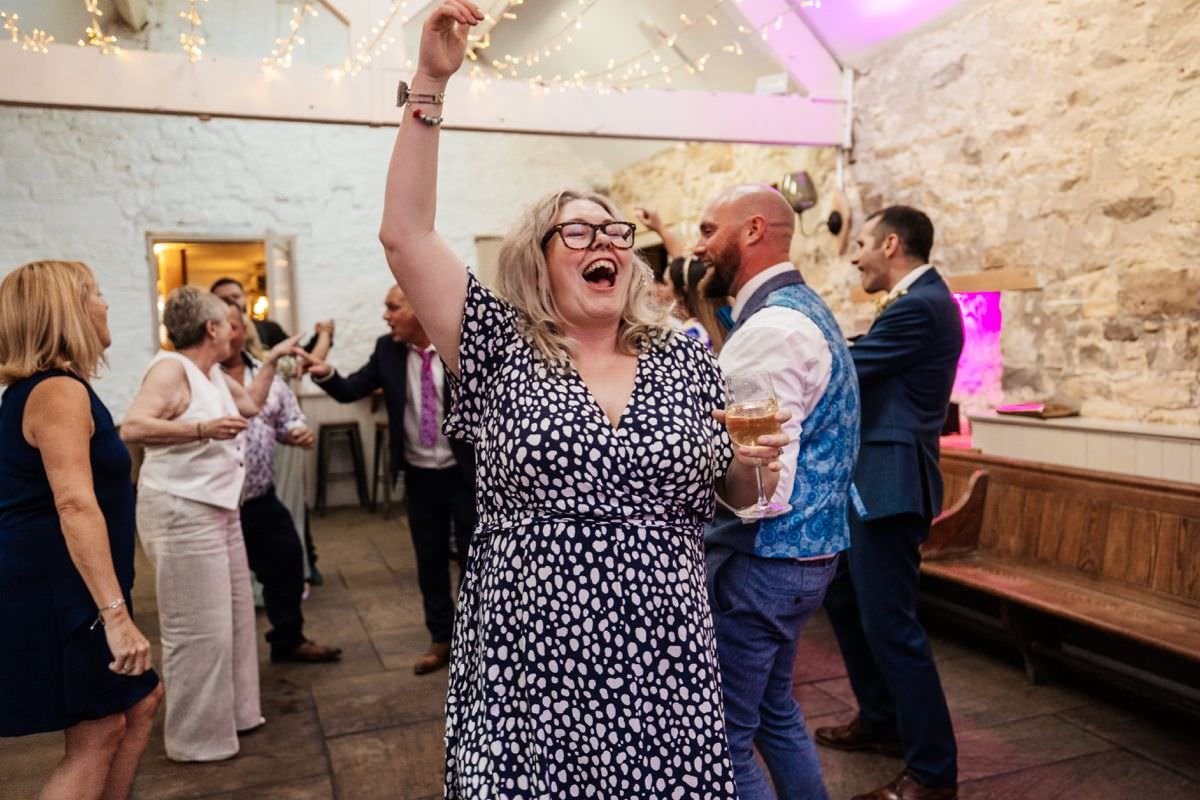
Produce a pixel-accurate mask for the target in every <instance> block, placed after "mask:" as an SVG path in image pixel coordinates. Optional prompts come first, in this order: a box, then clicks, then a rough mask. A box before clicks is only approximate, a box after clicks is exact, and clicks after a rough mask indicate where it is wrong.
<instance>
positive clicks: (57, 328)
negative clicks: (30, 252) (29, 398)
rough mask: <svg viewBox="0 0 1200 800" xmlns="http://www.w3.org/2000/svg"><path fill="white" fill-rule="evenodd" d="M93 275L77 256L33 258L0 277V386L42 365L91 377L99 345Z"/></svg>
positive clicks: (100, 360) (101, 349)
mask: <svg viewBox="0 0 1200 800" xmlns="http://www.w3.org/2000/svg"><path fill="white" fill-rule="evenodd" d="M95 280H96V278H95V276H94V275H93V274H92V271H91V270H90V269H89V268H88V267H87V265H86V264H84V263H83V262H80V261H33V262H30V263H28V264H24V265H22V266H20V267H17V268H16V269H15V270H13V271H12V272H10V273H9V274H8V275H6V276H5V278H4V280H3V281H2V282H0V386H8V385H10V384H12V383H15V382H16V381H19V380H22V379H24V378H28V377H29V376H30V375H33V374H34V373H36V372H42V371H43V370H47V369H61V370H65V371H67V372H72V373H74V374H76V375H78V376H79V377H80V378H82V379H84V380H90V379H91V378H94V377H96V371H97V370H98V369H99V367H100V365H101V364H102V363H104V344H103V342H101V341H100V333H99V331H97V330H96V324H95V323H94V322H93V321H92V315H91V311H90V310H89V308H88V304H89V299H88V296H89V294H90V291H91V286H90V285H91V284H94V283H95Z"/></svg>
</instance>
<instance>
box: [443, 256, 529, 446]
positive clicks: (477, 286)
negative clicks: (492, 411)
mask: <svg viewBox="0 0 1200 800" xmlns="http://www.w3.org/2000/svg"><path fill="white" fill-rule="evenodd" d="M516 338H517V329H516V312H515V311H514V310H513V308H512V306H510V305H508V304H507V303H505V302H504V301H503V300H501V299H500V298H499V297H497V296H496V295H495V293H493V292H492V290H491V289H488V288H487V287H486V286H484V285H483V284H482V283H480V282H479V279H478V278H476V277H475V275H474V274H473V273H468V275H467V300H466V304H465V305H464V307H463V320H462V329H461V330H460V332H459V339H458V376H457V377H455V376H454V375H453V374H452V373H450V372H449V371H447V373H446V374H447V378H448V379H449V381H450V387H451V397H450V408H449V410H448V412H447V414H446V419H445V424H444V425H443V430H444V431H445V434H446V435H447V436H449V437H450V438H452V439H462V440H465V441H468V442H472V443H474V442H476V441H477V439H478V438H479V432H480V430H481V429H482V426H483V423H484V417H485V410H486V408H487V402H488V397H489V394H490V389H491V384H492V381H493V380H494V379H495V373H496V370H497V368H498V367H499V365H500V363H501V362H502V360H503V358H504V354H505V353H506V352H507V350H508V348H509V347H510V346H511V345H512V344H513V342H514V341H515V340H516Z"/></svg>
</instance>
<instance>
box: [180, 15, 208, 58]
mask: <svg viewBox="0 0 1200 800" xmlns="http://www.w3.org/2000/svg"><path fill="white" fill-rule="evenodd" d="M207 2H208V0H187V3H188V7H187V10H186V11H180V12H179V16H180V18H181V19H182V20H183V21H184V22H186V23H187V25H188V29H187V30H186V31H183V32H182V33H180V34H179V46H180V47H182V48H183V52H184V53H186V54H187V58H188V61H190V62H192V63H193V64H195V63H196V62H197V61H199V60H200V58H201V56H203V55H204V51H203V50H202V49H201V48H202V47H203V46H204V45H205V44H206V43H207V40H206V39H205V38H204V35H203V33H201V26H202V25H203V24H204V20H202V19H201V18H200V10H199V9H198V8H197V5H196V4H197V3H207Z"/></svg>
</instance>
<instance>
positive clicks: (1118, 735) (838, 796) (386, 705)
mask: <svg viewBox="0 0 1200 800" xmlns="http://www.w3.org/2000/svg"><path fill="white" fill-rule="evenodd" d="M314 523H315V524H314V535H315V537H316V540H317V546H318V549H319V551H320V555H321V561H320V565H321V569H322V571H323V573H324V574H325V577H326V583H325V585H324V586H321V587H317V588H314V589H313V590H312V594H311V596H310V598H309V600H308V601H307V603H306V604H305V615H306V617H307V619H308V632H309V635H310V636H311V637H312V638H314V639H316V640H317V641H320V642H329V643H336V644H338V645H340V646H342V647H343V648H345V657H344V660H343V661H342V662H340V663H338V664H321V665H301V664H283V665H274V664H271V663H270V662H269V661H268V660H267V651H266V648H265V643H261V642H260V648H261V649H260V653H261V663H262V672H261V679H262V687H263V705H264V714H265V715H266V717H267V725H266V726H264V727H263V728H262V729H260V730H259V731H257V732H255V733H253V734H251V735H249V736H246V737H243V739H242V752H241V753H240V754H239V755H238V757H236V758H234V759H231V760H229V761H225V762H220V763H214V764H175V763H172V762H170V761H168V760H167V759H166V757H165V756H164V755H163V750H162V731H161V713H160V720H159V723H158V727H157V728H156V730H155V732H154V735H153V737H152V739H151V744H150V747H149V749H148V750H147V753H146V757H145V758H144V760H143V762H142V768H141V771H140V773H139V775H138V779H137V784H136V786H135V791H134V797H136V798H140V799H141V800H185V798H186V799H192V798H196V799H198V798H207V799H209V800H249V799H250V798H254V799H255V800H330V799H331V798H338V799H339V800H372V799H373V798H387V800H407V799H408V798H414V799H418V798H435V797H441V770H442V703H443V700H444V695H445V688H446V672H445V671H444V670H443V671H442V672H440V673H436V674H434V675H429V676H424V677H416V676H414V675H413V674H412V669H411V665H412V662H413V660H414V659H415V658H416V656H417V655H419V654H420V653H421V652H423V650H424V648H425V646H426V645H427V642H428V638H427V634H426V632H425V629H424V626H423V625H422V622H421V620H422V615H421V601H420V595H419V593H418V592H417V588H416V573H415V567H414V564H413V557H412V548H411V545H410V543H409V539H408V533H407V530H406V529H405V527H404V524H403V522H401V521H399V520H396V519H392V520H390V521H386V520H383V519H382V518H381V517H380V516H378V515H371V514H367V513H365V512H361V511H357V510H344V511H334V512H331V513H330V515H329V516H328V517H326V518H324V519H318V520H314ZM153 587H154V581H153V575H152V573H151V570H150V567H149V565H148V564H147V563H146V562H145V560H144V559H140V560H139V573H138V584H137V588H136V591H135V605H136V607H137V611H138V620H139V622H140V623H141V624H142V625H143V630H144V631H146V633H147V635H149V636H150V637H151V638H152V639H153V640H154V641H155V643H156V656H157V655H158V654H157V634H158V630H157V628H158V625H157V620H156V613H155V607H154V591H153ZM259 626H260V629H263V630H265V627H266V620H265V618H264V617H263V615H262V614H261V612H260V614H259ZM934 650H935V651H936V653H937V657H938V661H939V665H940V668H941V673H942V679H943V682H944V683H945V686H946V691H947V694H948V696H949V699H950V708H951V711H952V713H953V715H954V719H955V724H956V726H957V730H958V735H959V746H960V772H961V775H962V778H963V783H962V788H961V792H960V797H962V798H963V800H975V799H976V798H979V799H980V800H982V798H1006V799H1009V800H1011V799H1012V798H1031V800H1032V799H1033V798H1037V800H1044V799H1048V798H1088V800H1125V799H1126V798H1139V799H1140V798H1160V797H1162V798H1167V797H1172V798H1200V737H1196V736H1195V735H1193V733H1192V731H1193V730H1194V727H1192V726H1194V721H1193V723H1192V726H1189V724H1188V721H1186V720H1175V719H1172V718H1170V717H1169V716H1168V715H1164V714H1162V713H1161V712H1157V711H1155V710H1153V709H1151V708H1148V707H1145V706H1136V705H1129V706H1124V705H1119V704H1115V703H1114V702H1112V701H1110V700H1106V699H1102V698H1100V697H1097V696H1095V695H1093V694H1089V693H1087V692H1085V691H1083V690H1080V689H1076V688H1071V687H1070V686H1065V685H1058V686H1031V685H1029V684H1028V683H1026V681H1025V678H1024V675H1023V673H1022V672H1021V670H1020V669H1019V668H1018V666H1016V665H1015V664H1013V663H1009V662H1007V661H1004V660H1000V659H997V658H996V657H993V656H990V655H987V654H982V653H980V652H978V651H976V650H973V649H972V648H971V647H970V646H968V645H967V644H965V643H964V642H963V640H960V639H958V638H956V637H953V636H952V635H951V636H946V635H942V636H938V637H936V638H935V639H934ZM796 680H797V689H796V692H797V696H798V697H799V699H800V702H801V705H802V707H803V708H804V710H805V713H806V714H807V715H808V718H809V722H810V723H811V724H813V725H823V724H829V723H830V722H840V721H843V720H845V719H846V718H847V717H848V716H849V715H850V714H851V713H852V710H853V697H852V695H851V692H850V686H849V683H848V682H847V680H846V677H845V670H844V668H843V666H842V662H841V658H840V656H839V654H838V650H837V644H836V643H835V641H834V639H833V635H832V633H831V632H830V629H829V625H828V622H827V621H826V620H825V618H824V617H819V618H818V619H816V620H815V621H814V622H813V624H812V625H811V626H810V627H809V629H808V631H807V632H806V635H805V638H804V641H803V642H802V644H801V648H800V654H799V658H798V659H797V663H796ZM7 688H11V687H6V689H7ZM61 742H62V737H61V734H47V735H42V736H31V737H25V738H22V739H0V798H6V799H7V798H14V800H15V799H16V798H22V799H24V798H30V797H34V796H35V795H36V793H37V790H38V787H39V786H40V784H41V781H42V780H43V779H44V777H45V775H46V774H47V773H48V772H49V771H50V769H51V768H52V766H53V764H54V763H55V761H56V760H57V759H58V757H59V755H60V753H61V747H62V744H61ZM821 758H822V761H823V763H824V766H825V775H826V782H827V783H828V785H829V788H830V795H831V797H832V798H833V800H843V799H844V798H848V797H850V796H851V795H852V794H855V793H856V792H859V791H864V790H867V789H870V788H873V787H875V786H876V785H878V784H880V783H882V782H884V781H886V780H888V779H890V778H891V777H892V776H893V775H894V774H895V773H896V772H897V771H898V770H899V769H900V768H901V766H902V764H901V763H900V762H899V761H898V760H895V759H890V758H887V757H884V756H873V755H860V754H846V753H837V752H830V751H826V750H822V751H821ZM612 800H617V799H615V798H614V799H612Z"/></svg>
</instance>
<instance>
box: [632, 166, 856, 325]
mask: <svg viewBox="0 0 1200 800" xmlns="http://www.w3.org/2000/svg"><path fill="white" fill-rule="evenodd" d="M836 163H837V155H836V151H834V150H833V149H830V148H802V147H764V146H756V145H744V144H710V143H688V144H679V145H676V146H674V147H671V148H669V149H667V150H664V151H662V152H660V153H657V154H655V155H653V156H651V157H650V158H648V159H646V160H644V161H642V162H639V163H637V164H634V165H632V166H630V167H626V168H625V169H621V170H618V171H617V172H616V173H615V174H614V176H613V186H612V194H613V197H614V199H616V200H617V202H618V203H620V204H622V205H623V206H624V207H625V208H626V209H627V213H628V214H629V215H630V217H629V218H630V219H632V218H633V217H632V214H633V207H634V206H652V207H655V208H657V209H658V210H659V213H660V214H661V215H662V218H663V221H664V222H667V223H671V224H673V225H674V230H675V232H676V233H677V234H678V235H679V236H681V237H682V241H683V242H684V244H686V245H688V246H690V245H691V244H692V243H693V242H694V241H695V240H696V235H697V226H698V225H699V222H700V215H701V214H702V213H703V211H704V208H705V206H707V205H708V202H709V200H711V199H712V198H713V197H714V196H715V195H716V194H717V193H718V192H720V191H721V190H722V189H725V188H727V187H729V186H732V185H734V184H737V183H774V182H776V181H778V180H779V179H780V178H782V177H783V176H784V175H786V174H788V173H789V172H795V171H797V170H807V171H808V173H809V174H810V175H811V176H812V178H813V180H814V181H815V182H816V184H817V205H816V206H815V207H814V208H812V209H809V210H808V211H806V212H804V215H803V217H802V219H801V220H800V230H799V231H798V232H797V235H796V238H795V239H793V241H792V260H793V261H795V262H796V263H797V264H799V265H801V268H802V269H803V272H804V276H805V279H806V280H807V281H808V282H809V283H810V284H812V285H813V286H814V287H816V289H817V290H818V291H820V292H821V294H822V295H823V296H824V297H825V298H826V300H827V301H828V302H829V304H830V306H831V307H833V309H834V311H835V313H838V314H839V317H840V318H841V319H842V321H843V324H844V325H845V326H847V327H852V326H853V321H852V316H853V312H852V310H851V308H850V286H851V285H852V284H853V283H855V282H856V280H857V272H855V271H854V269H853V268H852V267H850V266H849V261H848V259H847V257H846V256H838V255H837V252H836V246H835V243H834V239H833V237H832V236H831V235H830V234H829V231H828V229H826V228H824V227H822V224H821V221H822V220H824V219H826V218H827V217H828V216H829V208H830V203H831V201H832V197H833V192H834V188H835V186H836V181H835V174H836V173H835V170H836Z"/></svg>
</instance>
